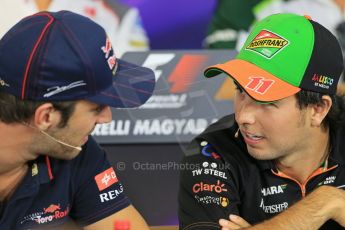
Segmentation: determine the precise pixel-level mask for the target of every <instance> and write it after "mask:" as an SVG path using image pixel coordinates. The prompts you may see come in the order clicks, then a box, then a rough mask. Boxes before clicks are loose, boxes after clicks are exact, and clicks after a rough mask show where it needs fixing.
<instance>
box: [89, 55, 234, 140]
mask: <svg viewBox="0 0 345 230" xmlns="http://www.w3.org/2000/svg"><path fill="white" fill-rule="evenodd" d="M235 54H236V53H235V51H231V50H177V51H170V50H169V51H146V52H128V53H126V54H124V55H123V56H122V59H124V60H126V61H129V62H132V63H136V64H138V65H142V66H145V67H148V68H151V69H152V70H153V71H154V72H155V76H156V82H157V83H156V88H155V92H154V95H152V97H151V98H150V99H149V100H148V101H147V102H146V103H145V104H144V105H142V106H141V107H139V108H137V109H130V110H128V109H113V120H112V121H111V122H110V123H108V124H102V125H97V126H96V128H95V130H94V131H93V133H92V135H93V136H94V137H95V138H96V139H97V140H98V141H99V143H106V144H112V143H114V144H116V143H176V142H178V143H183V142H189V141H190V140H192V138H193V137H195V136H196V135H198V134H199V133H201V132H202V131H203V130H204V129H205V128H206V127H207V126H208V125H209V124H211V123H213V122H215V121H216V120H218V119H219V118H221V117H223V116H225V115H227V114H230V113H232V112H233V108H232V98H233V95H234V92H235V89H234V86H233V83H232V80H231V79H230V78H229V77H227V76H226V75H225V74H223V76H218V77H215V78H212V79H206V78H205V77H204V76H203V71H204V69H205V68H206V67H207V66H210V65H214V64H217V63H222V62H225V61H227V60H229V59H231V58H233V57H234V56H235Z"/></svg>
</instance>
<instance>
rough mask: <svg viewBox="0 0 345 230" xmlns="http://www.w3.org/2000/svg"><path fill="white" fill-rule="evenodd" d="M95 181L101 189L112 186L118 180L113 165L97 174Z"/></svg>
mask: <svg viewBox="0 0 345 230" xmlns="http://www.w3.org/2000/svg"><path fill="white" fill-rule="evenodd" d="M95 181H96V184H97V187H98V190H99V191H103V190H104V189H106V188H108V187H110V186H111V185H113V184H115V183H117V182H118V179H117V177H116V174H115V171H114V169H113V167H110V168H108V169H107V170H105V171H103V172H101V173H99V174H98V175H96V176H95Z"/></svg>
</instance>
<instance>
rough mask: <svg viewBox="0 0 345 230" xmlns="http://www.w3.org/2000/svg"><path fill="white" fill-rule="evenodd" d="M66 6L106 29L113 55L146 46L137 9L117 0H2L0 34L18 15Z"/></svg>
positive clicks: (146, 48) (0, 4)
mask: <svg viewBox="0 0 345 230" xmlns="http://www.w3.org/2000/svg"><path fill="white" fill-rule="evenodd" d="M59 10H69V11H73V12H75V13H78V14H81V15H84V16H86V17H89V18H91V19H92V20H93V21H95V22H96V23H98V24H99V25H101V26H102V27H103V28H104V29H105V31H106V32H107V34H108V36H109V38H110V40H111V42H112V44H113V46H115V47H116V48H117V49H116V55H117V56H118V57H121V56H122V55H123V53H124V52H126V51H144V50H148V49H149V40H148V38H147V36H146V33H145V30H144V28H143V24H142V21H141V17H140V15H139V11H138V10H137V9H136V8H129V7H127V6H125V5H123V4H121V3H120V2H119V1H118V0H1V2H0V22H1V23H0V38H1V37H2V36H3V35H4V34H5V33H6V32H7V31H8V30H9V29H10V28H11V27H12V26H13V25H14V24H15V23H16V22H18V21H19V20H20V19H22V18H23V17H25V16H28V15H31V14H33V13H36V12H39V11H52V12H54V11H59Z"/></svg>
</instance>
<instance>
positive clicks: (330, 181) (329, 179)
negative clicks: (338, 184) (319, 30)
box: [321, 176, 337, 184]
mask: <svg viewBox="0 0 345 230" xmlns="http://www.w3.org/2000/svg"><path fill="white" fill-rule="evenodd" d="M336 178H337V177H336V176H330V177H327V178H326V179H325V180H324V181H323V182H322V183H321V184H333V183H334V181H335V179H336Z"/></svg>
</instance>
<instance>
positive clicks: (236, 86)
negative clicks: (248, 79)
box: [235, 84, 244, 93]
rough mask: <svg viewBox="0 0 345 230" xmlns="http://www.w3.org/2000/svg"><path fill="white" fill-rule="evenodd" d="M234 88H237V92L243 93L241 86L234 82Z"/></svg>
mask: <svg viewBox="0 0 345 230" xmlns="http://www.w3.org/2000/svg"><path fill="white" fill-rule="evenodd" d="M235 88H236V90H238V92H239V93H243V92H244V90H243V88H242V87H241V86H239V85H237V84H235Z"/></svg>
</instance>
